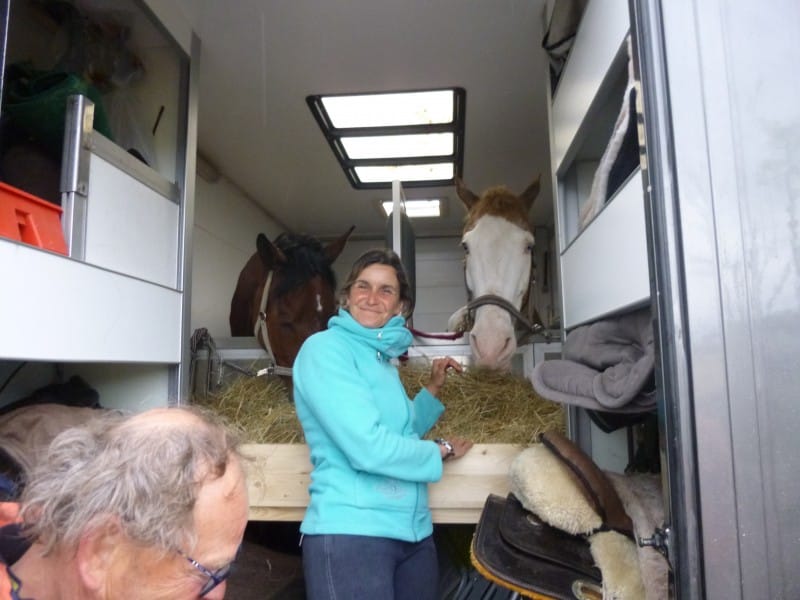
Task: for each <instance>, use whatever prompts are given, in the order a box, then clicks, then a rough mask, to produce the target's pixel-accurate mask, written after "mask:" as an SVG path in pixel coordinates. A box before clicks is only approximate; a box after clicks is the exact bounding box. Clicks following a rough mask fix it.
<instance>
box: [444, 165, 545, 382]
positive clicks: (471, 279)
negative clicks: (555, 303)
mask: <svg viewBox="0 0 800 600" xmlns="http://www.w3.org/2000/svg"><path fill="white" fill-rule="evenodd" d="M540 179H541V177H538V178H537V179H536V181H534V182H533V183H532V184H531V185H530V186H528V188H527V189H526V190H525V191H524V192H523V193H522V194H520V195H519V196H517V195H515V194H514V193H512V192H511V191H510V190H509V189H508V188H507V187H505V186H496V187H492V188H489V189H488V190H486V191H485V192H483V194H482V195H481V196H480V197H479V196H477V195H475V194H473V193H472V192H471V191H470V190H469V189H468V188H467V187H466V186H465V185H464V183H463V182H462V181H461V180H460V179H456V191H457V192H458V197H459V198H461V201H462V202H463V203H464V205H465V206H466V207H467V216H466V220H465V224H464V230H463V236H462V238H461V245H462V246H463V247H464V255H465V256H464V278H465V282H466V286H467V298H468V300H469V303H468V304H467V305H466V306H464V307H462V308H460V309H459V310H458V311H456V312H455V313H454V314H453V315H452V316H451V317H450V319H449V321H448V329H449V330H450V331H459V330H460V331H465V330H467V329H469V345H470V348H471V349H472V357H473V359H474V361H475V364H476V366H479V367H486V368H489V369H494V370H501V371H502V370H508V369H510V367H511V358H512V356H513V354H514V351H515V350H516V349H517V338H516V329H517V327H516V326H517V325H519V324H522V325H524V326H525V327H526V328H527V329H528V330H529V331H536V330H538V328H540V325H538V326H537V325H531V324H530V323H529V322H528V320H527V319H526V318H525V317H524V316H523V315H522V314H521V313H520V309H521V308H522V307H523V305H524V304H525V302H526V300H527V296H528V291H529V289H528V286H529V283H530V277H531V267H532V262H531V259H532V253H533V241H534V240H533V229H532V227H531V224H530V221H529V218H528V211H529V210H530V208H531V206H532V205H533V201H534V200H535V199H536V196H538V195H539V182H540ZM512 317H513V318H512Z"/></svg>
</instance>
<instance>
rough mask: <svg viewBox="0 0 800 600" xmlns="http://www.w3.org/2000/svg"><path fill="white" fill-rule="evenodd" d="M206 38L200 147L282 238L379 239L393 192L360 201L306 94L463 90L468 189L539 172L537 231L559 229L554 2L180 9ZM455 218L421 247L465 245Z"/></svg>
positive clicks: (252, 2) (191, 4)
mask: <svg viewBox="0 0 800 600" xmlns="http://www.w3.org/2000/svg"><path fill="white" fill-rule="evenodd" d="M180 1H181V4H182V6H183V9H184V11H185V12H186V14H187V17H188V18H189V20H190V22H192V23H193V24H194V27H195V29H196V31H197V32H198V34H199V36H200V39H201V44H202V46H201V61H200V97H199V107H200V112H199V149H200V152H201V153H202V154H203V155H204V156H205V157H207V158H208V159H209V161H210V162H211V163H212V164H213V165H215V166H216V167H217V168H218V169H219V171H220V172H221V173H222V174H224V176H225V177H227V178H228V179H230V180H231V181H233V182H235V183H236V184H237V185H238V186H239V187H240V188H241V189H243V190H244V191H245V192H246V193H247V194H248V195H249V196H250V197H252V198H253V200H255V201H256V202H257V203H259V204H260V205H262V206H263V207H264V209H265V210H266V211H267V212H268V213H269V214H270V215H272V216H273V217H274V218H275V219H276V220H277V221H278V222H279V223H281V224H283V225H284V226H285V227H286V228H288V229H290V230H292V231H296V232H302V233H308V234H311V235H316V236H319V237H322V238H329V237H333V236H338V235H340V234H341V233H342V232H343V231H344V230H345V229H347V228H348V227H349V226H350V225H351V224H352V225H356V230H355V232H354V236H355V237H357V238H376V237H383V235H384V231H385V229H386V222H385V218H384V217H383V216H382V214H381V213H380V212H379V210H378V208H377V205H378V201H380V200H389V199H391V191H390V190H385V191H384V190H355V189H353V188H352V187H351V186H350V184H349V183H348V181H347V179H346V178H345V175H344V173H343V172H342V170H341V168H340V167H339V164H338V162H337V161H336V159H335V157H334V155H333V153H332V151H331V150H330V148H329V146H328V144H327V142H326V141H325V139H324V137H323V135H322V133H321V131H320V129H319V127H318V125H317V123H316V122H315V120H314V118H313V117H312V115H311V112H310V110H309V109H308V107H307V105H306V102H305V98H306V96H307V95H309V94H321V93H323V94H328V93H343V92H373V91H400V90H408V89H422V88H441V87H449V86H460V87H463V88H464V89H466V92H467V101H466V132H465V141H466V146H465V157H464V180H465V182H466V183H467V185H468V186H469V187H470V188H472V190H473V191H475V192H476V193H479V192H480V191H482V190H483V189H485V188H486V187H489V186H491V185H497V184H506V185H508V186H509V187H510V188H511V189H512V190H514V191H516V192H521V191H522V190H523V189H524V188H525V187H526V186H527V184H529V183H530V182H531V181H532V180H533V179H534V178H535V177H536V175H537V174H538V173H542V175H543V177H542V182H543V185H542V188H543V192H542V194H541V196H540V198H539V199H538V200H537V202H536V203H535V205H534V208H533V209H532V211H531V214H532V218H533V220H534V222H542V221H547V222H549V221H551V220H552V217H551V214H552V201H551V195H550V160H549V144H548V130H547V122H546V88H545V76H546V68H547V67H546V59H545V56H544V54H543V51H542V50H541V47H540V43H541V38H542V33H541V32H542V18H543V17H542V12H543V3H544V0H403V1H389V0H233V1H227V2H220V1H219V0H180ZM434 194H435V195H439V196H441V195H444V197H445V198H446V199H447V204H448V208H449V210H448V214H447V215H446V216H445V217H444V218H440V219H421V220H415V221H414V229H415V231H416V234H417V236H418V237H422V236H432V235H459V234H460V232H461V224H462V220H463V216H464V209H463V207H462V205H461V203H460V201H459V200H458V198H457V197H456V196H455V191H454V188H453V187H444V188H432V189H425V188H408V189H406V196H407V197H408V198H415V197H431V196H432V195H434Z"/></svg>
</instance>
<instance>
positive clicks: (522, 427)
mask: <svg viewBox="0 0 800 600" xmlns="http://www.w3.org/2000/svg"><path fill="white" fill-rule="evenodd" d="M429 376H430V367H429V366H422V365H404V366H402V367H400V378H401V379H402V381H403V385H404V386H405V388H406V390H408V391H409V395H410V396H411V397H412V398H413V394H416V393H417V391H418V390H419V389H420V388H421V387H422V385H423V384H424V383H425V382H427V381H428V377H429ZM439 399H440V400H441V401H442V403H443V404H444V406H445V412H444V415H443V416H442V418H441V419H439V422H438V423H437V424H436V426H435V427H434V428H433V430H432V431H431V433H430V435H429V436H428V437H443V438H447V437H453V436H457V437H463V438H467V439H470V440H472V441H473V442H475V443H476V444H532V443H533V442H536V441H538V436H539V434H540V433H542V432H544V431H550V430H557V431H560V432H562V433H563V432H564V431H565V428H566V413H565V411H564V409H563V407H562V406H561V405H560V404H558V403H556V402H551V401H549V400H545V399H544V398H541V397H540V396H539V395H538V394H536V392H535V391H534V389H533V386H532V385H531V383H530V382H529V381H528V380H527V379H525V378H524V377H521V376H519V375H512V374H508V373H498V372H496V371H487V370H481V369H474V368H473V369H468V370H466V371H464V373H451V374H450V375H449V376H448V377H447V383H446V384H445V386H444V387H443V388H442V390H441V392H440V393H439Z"/></svg>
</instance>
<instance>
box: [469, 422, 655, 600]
mask: <svg viewBox="0 0 800 600" xmlns="http://www.w3.org/2000/svg"><path fill="white" fill-rule="evenodd" d="M540 441H541V443H539V444H534V445H533V446H531V447H529V448H526V449H525V450H523V451H522V452H521V453H520V454H519V455H518V456H517V457H516V458H515V459H514V461H513V462H512V465H511V467H510V470H509V477H510V489H511V493H510V494H509V495H508V497H506V498H502V497H500V496H496V495H492V496H490V497H489V498H488V499H487V501H486V504H485V505H484V509H483V512H482V513H481V517H480V520H479V522H478V525H477V527H476V530H475V536H474V538H473V543H472V548H471V559H472V563H473V565H474V566H475V568H476V569H477V570H478V571H479V572H481V573H482V574H483V575H484V577H486V578H487V579H489V580H491V581H494V582H495V583H498V584H499V585H502V586H504V587H507V588H510V589H513V590H515V591H517V592H518V593H519V594H520V595H522V596H526V597H529V598H564V599H575V598H596V599H598V600H599V599H601V598H603V599H612V598H613V599H615V600H629V599H643V598H648V599H650V598H659V597H662V598H663V597H665V596H664V595H662V594H666V580H667V577H666V575H667V565H666V561H665V560H664V559H663V557H661V555H659V554H658V553H657V552H655V551H654V550H652V548H648V549H647V550H649V551H651V552H652V553H653V554H655V555H656V557H653V556H651V555H646V556H645V560H644V561H643V560H642V556H641V554H640V553H641V551H642V550H643V549H640V548H638V547H637V544H636V542H635V536H636V535H639V536H641V535H642V531H644V533H645V534H646V535H652V532H653V529H654V528H655V526H657V525H660V524H661V522H660V521H658V519H663V507H660V508H659V507H658V506H657V505H658V504H659V502H661V500H660V497H659V494H658V482H657V478H653V479H652V480H647V486H650V487H649V492H648V494H644V496H648V501H647V502H646V503H645V504H647V506H648V508H646V509H642V508H641V507H640V506H633V505H637V504H641V502H639V501H638V499H640V498H641V497H642V496H643V494H637V492H636V491H635V489H634V488H638V487H640V483H639V482H640V481H641V480H640V479H636V483H635V484H633V486H631V485H629V484H630V481H629V480H630V479H631V478H629V477H627V476H617V475H614V474H607V473H605V472H603V471H602V470H600V469H599V468H598V467H597V466H596V465H595V464H594V462H592V460H591V459H590V458H589V457H588V456H586V455H585V454H584V453H583V452H582V451H581V450H580V449H579V448H578V447H577V446H575V444H573V443H572V442H571V441H570V440H569V439H567V438H566V437H564V436H563V435H561V434H559V433H555V432H547V433H545V434H542V436H541V437H540ZM645 487H646V486H645ZM631 489H633V491H631ZM619 490H623V495H622V497H621V495H620V493H619ZM628 505H632V506H633V514H635V515H636V519H631V516H630V515H629V513H630V512H631V511H629V510H628ZM651 505H652V506H655V508H652V506H651ZM640 517H641V518H640ZM645 582H646V583H647V584H645Z"/></svg>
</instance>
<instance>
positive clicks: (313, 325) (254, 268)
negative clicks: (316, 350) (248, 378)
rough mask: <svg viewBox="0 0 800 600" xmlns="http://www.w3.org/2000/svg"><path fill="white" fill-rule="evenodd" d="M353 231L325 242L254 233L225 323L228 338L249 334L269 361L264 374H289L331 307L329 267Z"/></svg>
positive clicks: (333, 306)
mask: <svg viewBox="0 0 800 600" xmlns="http://www.w3.org/2000/svg"><path fill="white" fill-rule="evenodd" d="M353 229H354V227H351V228H350V229H349V230H348V231H347V232H346V233H345V234H344V235H342V236H341V237H339V238H338V239H336V240H334V241H333V242H331V243H330V244H328V245H327V246H323V245H322V243H320V242H319V240H317V239H315V238H313V237H310V236H306V235H298V234H291V233H282V234H281V235H279V236H278V237H277V238H276V239H275V241H274V242H270V241H269V240H268V239H267V236H265V235H264V234H263V233H260V234H259V235H258V238H257V239H256V249H257V252H256V253H255V254H253V256H251V257H250V259H249V260H248V261H247V264H245V266H244V268H243V269H242V272H241V273H240V274H239V280H238V282H237V283H236V290H235V291H234V293H233V298H232V299H231V312H230V326H231V335H233V336H248V335H255V337H256V338H257V339H258V342H259V344H261V346H262V347H263V348H264V349H265V350H266V352H267V355H268V356H269V359H270V361H271V362H272V363H273V366H274V368H272V369H270V370H269V372H270V373H273V372H274V373H275V374H278V375H286V376H288V375H291V367H292V364H293V363H294V359H295V356H297V352H298V351H299V350H300V345H301V344H302V343H303V342H304V341H305V339H306V338H307V337H308V336H310V335H311V334H312V333H316V332H317V331H321V330H323V329H325V328H326V327H327V324H328V319H329V318H330V317H331V316H332V315H333V314H334V313H335V311H336V276H335V274H334V272H333V269H332V267H331V265H332V264H333V261H334V260H336V258H337V257H338V256H339V254H341V252H342V250H343V249H344V246H345V243H346V242H347V239H348V238H349V237H350V234H351V233H352V232H353Z"/></svg>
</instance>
